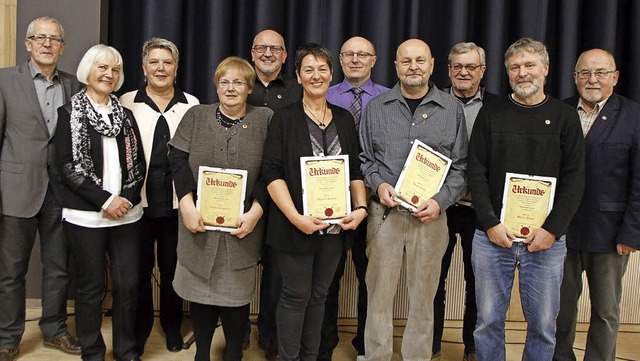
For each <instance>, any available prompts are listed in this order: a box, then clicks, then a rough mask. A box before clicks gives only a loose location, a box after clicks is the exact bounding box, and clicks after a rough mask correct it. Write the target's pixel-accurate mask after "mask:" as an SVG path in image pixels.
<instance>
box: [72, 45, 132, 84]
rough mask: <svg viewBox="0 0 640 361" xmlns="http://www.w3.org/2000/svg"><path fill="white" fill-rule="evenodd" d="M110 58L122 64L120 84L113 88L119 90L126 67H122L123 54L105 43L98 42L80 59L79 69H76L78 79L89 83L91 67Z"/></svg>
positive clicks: (117, 63)
mask: <svg viewBox="0 0 640 361" xmlns="http://www.w3.org/2000/svg"><path fill="white" fill-rule="evenodd" d="M105 60H108V61H110V62H113V63H114V64H115V65H120V79H119V80H118V84H116V87H115V88H114V89H113V91H117V90H118V89H120V87H121V86H122V83H124V69H123V68H122V55H120V53H119V52H118V51H117V50H116V49H115V48H113V47H111V46H107V45H104V44H98V45H94V46H92V47H91V48H90V49H89V50H87V52H86V53H84V56H83V57H82V59H81V60H80V64H78V70H77V71H76V76H77V77H78V81H80V82H81V83H83V84H88V83H89V74H91V68H92V67H93V64H95V63H97V62H99V61H105Z"/></svg>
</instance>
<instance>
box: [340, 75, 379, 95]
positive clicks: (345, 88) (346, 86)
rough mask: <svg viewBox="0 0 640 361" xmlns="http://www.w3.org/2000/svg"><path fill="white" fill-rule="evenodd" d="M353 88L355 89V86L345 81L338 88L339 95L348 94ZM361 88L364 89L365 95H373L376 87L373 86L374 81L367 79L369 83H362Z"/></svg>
mask: <svg viewBox="0 0 640 361" xmlns="http://www.w3.org/2000/svg"><path fill="white" fill-rule="evenodd" d="M353 88H355V87H354V86H353V84H351V83H350V82H349V81H348V80H347V79H344V80H343V81H342V83H340V85H339V86H338V93H340V94H344V93H348V92H350V91H351V89H353ZM359 88H360V89H362V90H363V91H364V92H365V93H367V94H369V95H372V94H373V90H374V88H375V86H374V85H373V80H371V78H369V79H367V81H365V82H364V83H362V85H360V87H359Z"/></svg>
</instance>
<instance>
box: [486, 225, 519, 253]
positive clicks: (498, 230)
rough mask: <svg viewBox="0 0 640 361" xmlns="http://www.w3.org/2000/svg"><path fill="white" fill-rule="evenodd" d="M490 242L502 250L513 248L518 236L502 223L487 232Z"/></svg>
mask: <svg viewBox="0 0 640 361" xmlns="http://www.w3.org/2000/svg"><path fill="white" fill-rule="evenodd" d="M487 236H488V237H489V240H490V241H491V242H493V243H494V244H495V245H497V246H500V247H502V248H511V246H512V245H513V240H514V239H516V236H515V235H514V234H513V232H511V231H510V230H509V229H507V227H505V225H504V224H502V223H500V224H498V225H496V226H493V227H491V228H489V230H488V231H487Z"/></svg>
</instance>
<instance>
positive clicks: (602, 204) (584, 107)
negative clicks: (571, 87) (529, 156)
mask: <svg viewBox="0 0 640 361" xmlns="http://www.w3.org/2000/svg"><path fill="white" fill-rule="evenodd" d="M618 77H619V72H618V71H617V70H616V63H615V60H614V58H613V55H611V53H609V52H608V51H605V50H602V49H592V50H589V51H585V52H584V53H582V55H580V57H579V58H578V62H577V63H576V67H575V73H574V78H575V82H576V88H577V89H578V94H579V96H578V97H575V98H572V99H569V100H568V102H569V103H570V104H571V105H572V106H574V107H575V108H576V109H577V111H578V115H579V116H580V121H581V123H582V132H583V134H584V137H585V191H584V194H583V195H582V202H581V203H580V207H579V208H578V211H577V212H576V215H575V216H574V217H573V220H572V221H571V223H570V224H569V230H568V232H567V258H566V260H565V263H564V277H563V279H562V287H561V289H560V314H559V316H558V319H557V322H556V324H557V331H556V349H555V353H554V355H553V359H554V360H558V361H569V360H572V361H575V359H576V356H575V354H574V352H573V348H572V347H573V341H574V339H575V331H576V319H577V313H578V306H577V305H578V298H579V297H580V294H581V293H582V273H583V272H586V274H587V281H588V282H589V297H590V300H591V321H590V323H589V332H588V334H587V347H586V350H585V354H584V359H585V360H614V359H615V358H616V357H615V356H616V339H617V337H618V327H619V323H620V298H621V295H622V277H623V276H624V273H625V271H626V269H627V263H628V262H629V254H630V253H633V252H635V251H636V250H637V249H639V248H640V144H638V143H639V141H640V118H639V114H640V105H639V104H638V103H636V102H634V101H631V100H629V99H627V98H625V97H622V96H620V95H617V94H614V93H613V88H614V86H615V85H616V84H617V83H618Z"/></svg>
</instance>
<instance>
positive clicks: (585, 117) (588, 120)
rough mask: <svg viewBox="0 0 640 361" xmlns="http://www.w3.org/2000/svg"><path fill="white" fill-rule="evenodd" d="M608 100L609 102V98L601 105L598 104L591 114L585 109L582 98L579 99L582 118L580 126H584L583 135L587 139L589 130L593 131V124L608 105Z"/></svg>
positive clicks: (579, 113) (579, 110)
mask: <svg viewBox="0 0 640 361" xmlns="http://www.w3.org/2000/svg"><path fill="white" fill-rule="evenodd" d="M607 100H609V98H607V99H605V100H603V101H601V102H600V103H596V106H595V107H593V109H592V110H591V111H590V112H589V111H587V110H586V109H585V107H584V102H583V101H582V98H579V100H578V107H577V109H578V115H579V116H580V124H581V125H582V134H584V136H585V138H586V136H587V133H589V129H591V126H592V125H593V122H595V121H596V119H597V118H598V115H599V114H600V111H601V110H602V108H604V105H605V104H606V103H607Z"/></svg>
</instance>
